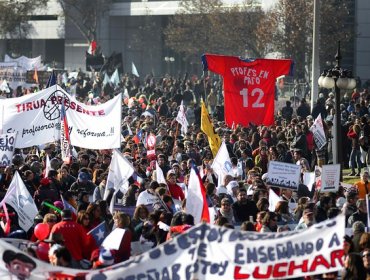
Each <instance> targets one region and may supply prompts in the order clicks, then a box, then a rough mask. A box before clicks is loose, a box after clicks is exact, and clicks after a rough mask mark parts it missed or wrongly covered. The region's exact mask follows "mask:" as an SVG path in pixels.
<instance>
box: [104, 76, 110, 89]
mask: <svg viewBox="0 0 370 280" xmlns="http://www.w3.org/2000/svg"><path fill="white" fill-rule="evenodd" d="M109 83H110V79H109V76H108V74H107V73H105V74H104V80H103V85H104V86H105V85H106V84H109Z"/></svg>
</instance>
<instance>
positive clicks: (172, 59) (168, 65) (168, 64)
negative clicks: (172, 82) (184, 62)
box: [164, 56, 175, 75]
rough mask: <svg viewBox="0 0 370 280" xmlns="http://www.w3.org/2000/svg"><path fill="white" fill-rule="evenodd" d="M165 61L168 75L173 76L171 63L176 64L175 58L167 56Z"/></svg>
mask: <svg viewBox="0 0 370 280" xmlns="http://www.w3.org/2000/svg"><path fill="white" fill-rule="evenodd" d="M164 61H166V64H167V73H168V74H169V75H171V73H170V72H171V63H173V62H175V58H174V57H173V56H165V58H164Z"/></svg>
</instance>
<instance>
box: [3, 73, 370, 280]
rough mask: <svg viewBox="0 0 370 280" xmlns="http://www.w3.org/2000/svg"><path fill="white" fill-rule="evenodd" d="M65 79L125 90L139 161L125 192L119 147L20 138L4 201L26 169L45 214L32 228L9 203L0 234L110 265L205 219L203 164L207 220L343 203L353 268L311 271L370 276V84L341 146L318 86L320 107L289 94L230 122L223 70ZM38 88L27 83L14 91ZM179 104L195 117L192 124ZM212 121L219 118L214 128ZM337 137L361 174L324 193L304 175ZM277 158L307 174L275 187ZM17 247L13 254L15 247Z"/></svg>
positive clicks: (352, 103) (65, 83) (318, 211)
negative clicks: (271, 113)
mask: <svg viewBox="0 0 370 280" xmlns="http://www.w3.org/2000/svg"><path fill="white" fill-rule="evenodd" d="M57 83H58V84H59V85H60V86H61V87H62V88H63V89H64V90H65V91H66V92H68V93H69V94H70V95H71V96H73V97H74V98H76V99H77V100H79V101H80V102H83V103H85V104H89V105H99V104H104V103H105V102H107V101H108V100H111V99H112V98H113V97H114V96H116V95H117V94H118V93H123V98H122V123H121V134H122V138H121V139H122V141H121V149H120V156H123V158H124V160H126V161H127V162H128V163H129V164H130V166H132V167H133V172H132V174H130V177H129V178H127V181H126V182H121V183H122V185H124V186H125V187H124V188H120V189H119V190H118V191H116V190H117V189H114V188H108V180H109V179H108V177H109V172H111V167H110V166H111V162H112V159H113V157H114V156H115V155H114V151H113V150H94V149H86V148H79V147H74V148H73V150H72V154H71V158H70V161H69V162H68V161H65V159H63V158H62V156H61V144H60V141H56V142H51V143H48V144H46V145H41V146H31V147H29V148H23V149H16V150H15V151H14V155H13V158H12V162H11V165H8V166H4V165H1V166H0V195H1V199H0V201H2V200H3V199H4V197H5V196H6V193H7V191H8V189H9V186H10V184H11V182H12V180H13V179H14V176H15V174H19V175H20V177H21V179H22V181H23V183H24V185H25V186H26V188H27V190H28V192H29V193H30V195H31V196H32V198H33V200H34V203H35V204H36V206H37V209H38V214H37V215H36V217H35V219H34V224H33V225H32V227H31V228H30V229H29V230H28V231H25V230H24V229H22V228H21V227H20V226H19V224H18V213H17V212H16V211H14V209H12V207H11V205H9V204H7V205H6V206H7V207H6V210H5V208H4V207H3V209H2V212H1V213H0V215H1V217H2V220H1V227H0V236H1V237H2V238H8V239H9V238H16V239H23V240H28V241H29V243H28V246H27V248H25V251H26V252H27V255H29V256H32V257H35V258H38V259H39V260H42V261H45V262H49V263H50V264H52V265H54V266H62V267H69V268H76V269H101V268H104V267H109V266H111V265H113V264H118V263H121V262H124V261H126V260H129V258H130V257H132V256H135V255H138V254H142V253H144V252H147V251H149V250H151V249H152V248H156V247H157V246H159V245H160V244H162V243H164V242H166V241H168V240H171V239H172V238H174V237H175V236H177V235H179V234H181V233H184V232H186V231H187V230H189V229H190V228H192V227H193V226H194V225H195V224H197V223H198V222H199V221H200V220H204V219H203V218H204V217H203V214H204V213H203V214H202V217H201V218H200V220H199V217H198V218H196V219H195V218H194V216H193V215H191V214H190V213H193V212H192V211H191V210H192V209H189V206H191V205H192V204H191V201H188V197H189V196H190V193H189V191H188V187H189V179H191V176H192V175H191V174H192V171H193V172H194V173H195V174H196V175H197V176H198V178H200V180H201V184H200V185H201V187H202V188H203V191H204V198H205V200H206V203H207V204H206V205H207V206H208V209H209V216H208V218H207V219H208V222H209V223H212V224H214V225H217V226H220V227H225V228H229V229H237V230H240V231H246V232H261V233H269V232H277V233H278V232H287V231H291V232H294V231H300V230H306V229H308V228H310V227H311V226H313V225H315V224H317V223H320V222H322V221H325V220H328V219H331V218H334V217H336V216H337V215H339V214H341V213H342V214H343V215H345V220H346V221H345V223H346V228H351V230H350V234H349V235H346V236H341V237H340V238H342V240H341V241H343V244H344V245H343V250H344V256H343V264H344V269H343V273H340V272H339V273H338V272H332V273H327V274H320V275H317V276H311V278H305V279H337V277H339V275H342V276H341V277H342V278H341V279H366V277H370V233H367V232H366V227H368V208H367V199H368V192H369V191H370V184H369V169H368V166H369V162H370V158H369V151H370V150H369V146H370V142H369V139H370V126H369V125H370V123H369V121H370V117H369V116H370V94H369V93H368V89H362V88H361V89H355V90H354V91H353V92H347V93H345V95H344V97H343V99H341V100H340V102H341V104H340V108H341V112H339V116H340V117H341V123H342V131H343V135H342V141H343V147H333V145H332V143H333V142H332V138H333V131H332V129H333V122H334V121H333V117H334V114H336V112H335V111H334V108H335V99H334V94H333V93H331V92H324V93H320V96H319V98H318V99H317V102H316V104H315V106H314V107H313V108H312V110H311V108H310V107H309V105H308V103H307V100H306V99H304V98H303V96H301V99H300V102H299V105H298V106H293V104H292V103H295V100H293V101H289V100H287V101H286V104H285V105H284V106H283V107H282V108H279V110H278V112H277V114H275V118H274V124H272V125H269V126H265V125H257V124H254V123H252V122H250V123H249V125H248V126H244V125H241V124H235V125H232V126H230V125H227V123H226V122H225V108H224V100H223V98H224V97H223V93H222V91H223V85H222V79H220V78H219V77H218V76H209V77H202V78H198V77H196V76H189V75H185V76H184V77H177V78H175V77H170V76H165V77H162V78H155V77H153V76H151V75H148V76H147V77H145V78H144V79H139V78H138V77H136V76H133V75H129V74H126V75H123V76H122V77H121V79H120V81H119V83H118V84H112V83H109V82H104V81H103V77H102V76H101V75H99V73H93V75H92V76H87V75H85V74H84V73H82V72H79V73H78V75H77V77H74V78H69V79H65V78H63V77H62V74H59V75H58V77H57ZM40 87H42V85H40ZM38 90H39V89H36V88H31V90H24V89H22V88H18V89H17V90H15V92H16V93H15V94H14V97H15V96H17V97H18V96H22V95H24V94H34V93H33V92H36V91H38ZM2 95H3V96H5V97H8V98H10V97H13V96H9V94H6V93H5V92H4V93H3V94H2ZM305 97H306V95H305ZM179 111H181V112H182V113H183V115H184V116H185V121H184V122H182V123H180V122H181V121H180V120H179ZM207 116H208V118H207ZM205 118H207V119H208V124H207V126H208V127H205V125H206V124H205ZM318 118H321V121H322V125H323V129H324V134H325V139H326V141H325V143H323V145H320V147H319V146H318V144H317V142H316V141H315V139H314V133H313V131H312V126H313V125H314V123H315V120H317V119H318ZM209 120H211V122H209ZM185 123H187V124H188V125H185ZM107 125H108V124H107ZM209 125H210V126H212V125H213V128H211V130H212V131H211V133H210V134H211V135H210V134H209ZM217 139H218V140H217ZM217 141H218V142H217ZM211 142H212V143H213V144H211ZM215 142H217V143H218V144H217V143H216V144H215ZM221 143H222V145H221ZM225 147H226V149H227V157H226V158H229V159H228V161H229V162H228V163H229V166H228V168H227V172H226V173H225V174H223V175H222V176H220V173H218V172H216V170H214V168H215V166H216V165H215V161H216V157H217V155H218V153H219V149H220V150H221V149H224V148H225ZM338 148H340V149H343V150H342V151H343V158H344V162H343V163H342V168H345V169H350V170H351V173H350V174H345V175H350V176H352V177H353V178H356V179H358V180H357V182H356V183H355V184H353V185H351V186H348V185H345V184H340V185H339V188H338V190H336V191H335V192H320V188H319V186H317V181H316V182H314V183H313V185H311V186H308V185H307V184H305V183H306V182H305V180H304V174H305V173H308V172H314V171H315V166H318V167H322V166H324V165H327V164H332V163H333V151H334V150H335V149H338ZM272 161H274V162H281V163H287V164H289V163H290V164H296V165H298V166H300V181H299V185H298V186H297V187H296V188H289V186H287V188H283V187H276V186H274V184H273V183H272V181H271V180H270V179H271V178H270V179H269V178H268V172H269V164H270V162H272ZM115 187H117V186H115ZM272 196H273V197H272ZM5 212H7V213H5ZM5 214H7V215H5ZM6 217H8V219H7V218H6ZM207 219H205V220H207ZM115 229H123V230H122V231H120V233H121V234H120V235H119V237H116V239H115V240H114V242H115V243H116V246H115V249H111V248H110V247H109V248H105V247H104V244H105V243H106V242H107V241H106V240H105V239H106V237H107V236H108V235H109V233H111V232H113V231H114V230H115ZM8 255H10V257H9V256H8ZM5 257H6V256H5V253H4V256H3V260H4V262H7V261H9V260H8V259H7V260H6V258H5ZM13 257H14V256H13ZM7 258H10V261H11V260H12V255H11V252H9V254H7ZM31 266H32V265H31ZM14 273H18V272H17V271H16V269H15V271H14ZM19 279H21V278H19ZM225 279H226V278H225ZM230 279H231V278H230ZM299 279H303V278H299ZM368 279H370V278H368Z"/></svg>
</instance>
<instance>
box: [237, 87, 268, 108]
mask: <svg viewBox="0 0 370 280" xmlns="http://www.w3.org/2000/svg"><path fill="white" fill-rule="evenodd" d="M264 94H265V93H264V92H263V90H262V89H260V88H254V89H253V90H252V92H251V93H250V95H251V96H252V97H254V96H257V99H256V100H255V101H254V102H253V103H252V108H264V107H265V103H263V102H261V101H262V98H263V96H264ZM240 95H241V96H243V107H244V108H248V107H249V96H248V89H247V88H243V89H242V90H241V91H240Z"/></svg>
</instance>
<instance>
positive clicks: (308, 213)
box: [295, 206, 316, 230]
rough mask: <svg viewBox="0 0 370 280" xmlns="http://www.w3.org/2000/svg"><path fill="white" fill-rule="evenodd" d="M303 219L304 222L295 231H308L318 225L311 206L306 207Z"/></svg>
mask: <svg viewBox="0 0 370 280" xmlns="http://www.w3.org/2000/svg"><path fill="white" fill-rule="evenodd" d="M302 218H303V222H301V223H299V224H298V225H297V226H296V227H295V230H301V229H306V228H309V227H310V226H312V225H313V224H315V223H316V222H315V215H314V212H313V210H312V207H310V206H306V208H305V209H304V210H303V214H302Z"/></svg>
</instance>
